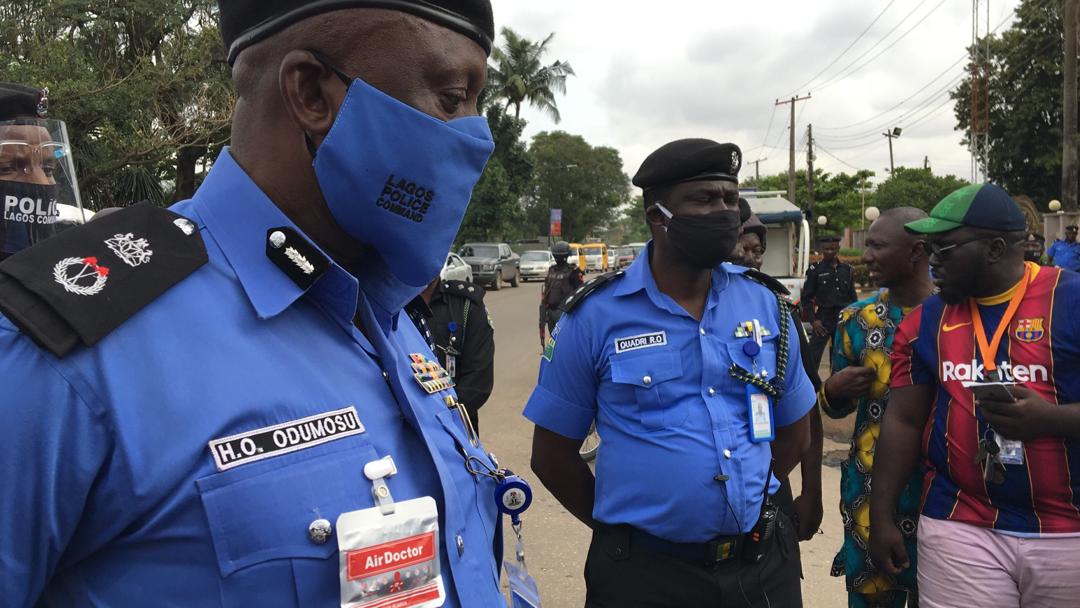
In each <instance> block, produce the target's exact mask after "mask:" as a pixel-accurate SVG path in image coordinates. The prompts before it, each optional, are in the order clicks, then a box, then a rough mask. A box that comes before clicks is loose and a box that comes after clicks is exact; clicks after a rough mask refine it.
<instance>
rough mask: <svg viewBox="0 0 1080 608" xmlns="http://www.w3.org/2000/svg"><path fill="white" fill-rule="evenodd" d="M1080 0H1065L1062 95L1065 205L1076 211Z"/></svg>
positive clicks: (1062, 196) (1062, 193)
mask: <svg viewBox="0 0 1080 608" xmlns="http://www.w3.org/2000/svg"><path fill="white" fill-rule="evenodd" d="M1077 2H1078V0H1065V15H1064V19H1065V58H1064V59H1065V64H1064V69H1063V70H1062V71H1063V72H1064V80H1065V82H1064V91H1063V95H1062V97H1063V98H1064V104H1063V106H1064V107H1063V108H1062V119H1063V120H1062V133H1061V144H1062V145H1061V206H1062V208H1063V209H1064V210H1065V211H1076V209H1077V205H1076V202H1077V201H1076V198H1077V180H1078V179H1080V176H1078V169H1077V165H1076V144H1077V141H1076V118H1077V117H1076V112H1077V106H1076V19H1077V14H1078V12H1080V11H1078V10H1077V9H1078V5H1077Z"/></svg>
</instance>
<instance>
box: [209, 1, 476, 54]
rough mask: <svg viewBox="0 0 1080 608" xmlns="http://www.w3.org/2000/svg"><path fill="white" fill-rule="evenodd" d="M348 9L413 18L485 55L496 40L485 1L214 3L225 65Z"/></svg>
mask: <svg viewBox="0 0 1080 608" xmlns="http://www.w3.org/2000/svg"><path fill="white" fill-rule="evenodd" d="M347 8H385V9H391V10H398V11H403V12H406V13H412V14H414V15H417V16H419V17H423V18H425V19H427V20H429V21H433V22H435V23H438V24H439V25H441V26H443V27H447V28H450V29H452V30H454V31H456V32H458V33H459V34H463V35H464V36H467V37H468V38H470V39H472V40H473V41H475V42H476V43H477V44H479V45H480V46H481V47H483V49H484V52H485V53H488V54H491V41H492V40H494V39H495V19H494V17H492V14H491V1H490V0H218V11H219V13H220V20H221V38H222V39H223V40H224V42H225V52H226V55H227V57H228V60H229V64H230V65H232V63H233V62H234V61H236V56H237V55H239V54H240V51H242V50H244V49H245V48H247V47H249V46H251V45H253V44H255V43H256V42H259V41H261V40H264V39H266V38H268V37H270V36H272V35H274V34H276V33H278V32H280V31H281V30H283V29H285V28H286V27H289V26H290V25H293V24H295V23H297V22H299V21H303V20H304V19H307V18H309V17H313V16H315V15H318V14H320V13H326V12H330V11H337V10H342V9H347Z"/></svg>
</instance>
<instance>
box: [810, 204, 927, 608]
mask: <svg viewBox="0 0 1080 608" xmlns="http://www.w3.org/2000/svg"><path fill="white" fill-rule="evenodd" d="M924 217H926V213H925V212H923V211H921V210H919V209H915V208H913V207H900V208H897V209H890V210H888V211H886V212H884V213H882V214H881V217H879V218H878V219H877V220H876V221H875V222H874V223H873V224H872V225H871V226H870V230H869V233H868V234H867V237H866V248H865V250H864V253H863V262H865V263H866V266H867V270H869V272H870V278H871V279H872V280H874V282H876V283H877V284H878V285H880V286H881V287H882V289H881V290H880V291H878V292H877V293H875V294H874V295H872V296H870V297H868V298H865V299H863V300H859V301H858V302H855V303H854V304H852V305H850V306H848V307H847V308H845V309H844V310H843V311H842V312H841V313H840V322H839V325H838V326H837V328H836V337H835V339H834V340H833V349H832V350H833V359H832V361H833V375H832V376H830V377H829V379H828V380H827V381H826V382H825V384H824V385H823V386H822V387H821V390H820V392H819V399H818V402H819V403H821V407H822V410H823V411H824V412H825V414H826V415H828V416H829V417H832V418H843V417H845V416H847V415H849V414H851V413H852V412H857V414H856V418H855V432H854V434H853V435H852V438H851V452H850V454H849V456H848V460H847V461H846V462H844V463H842V464H841V465H840V514H841V515H842V516H843V519H844V544H843V546H842V547H841V548H840V551H839V552H838V553H837V554H836V558H835V559H834V560H833V567H832V575H833V576H844V575H846V577H847V590H848V606H850V607H852V608H864V607H871V606H873V607H877V606H881V607H883V608H892V607H897V608H901V607H902V606H904V603H905V602H906V601H908V598H909V595H910V597H911V598H912V600H913V601H912V605H914V603H915V601H914V598H915V597H917V592H916V581H915V566H914V564H912V566H911V567H909V568H907V569H905V570H904V571H903V572H901V573H900V574H898V575H895V576H893V575H887V574H884V573H882V572H879V571H878V570H877V569H876V568H874V566H873V563H872V562H871V561H870V555H869V551H868V549H869V534H870V474H871V473H872V471H873V468H874V452H875V448H876V447H877V446H876V444H877V437H878V432H879V430H880V428H881V418H882V415H883V414H884V413H885V408H886V406H887V404H888V399H889V371H890V369H891V365H890V363H889V350H890V349H891V347H892V341H893V334H894V333H895V331H896V326H897V325H899V324H900V321H901V319H903V318H904V315H906V314H907V313H908V312H909V311H910V310H911V309H912V308H913V307H914V306H916V305H918V304H919V303H921V302H922V301H923V300H924V299H926V298H927V297H928V296H929V295H930V293H931V291H932V290H933V286H932V285H931V283H930V280H929V278H928V276H927V268H928V265H929V263H928V260H927V252H926V243H925V241H924V240H922V239H921V238H919V237H916V236H914V235H912V234H909V233H907V232H906V231H905V230H904V224H906V223H907V222H910V221H914V220H917V219H920V218H924ZM920 488H921V476H920V475H919V474H918V473H917V472H916V474H914V475H913V476H912V478H911V480H910V481H909V482H908V485H907V487H906V488H905V489H904V492H903V494H902V495H901V498H900V506H899V508H898V509H897V516H898V522H900V527H901V529H902V530H903V531H904V533H905V542H906V543H907V545H908V547H909V551H910V554H911V555H914V554H915V521H916V519H917V518H918V513H919V490H920Z"/></svg>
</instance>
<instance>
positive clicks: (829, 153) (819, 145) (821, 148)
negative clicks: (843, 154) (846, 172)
mask: <svg viewBox="0 0 1080 608" xmlns="http://www.w3.org/2000/svg"><path fill="white" fill-rule="evenodd" d="M814 145H815V146H816V147H817V149H818V151H820V152H824V153H825V154H827V155H829V156H830V157H832V159H833V160H835V161H836V162H838V163H840V164H843V165H847V166H848V167H851V168H852V169H854V170H856V171H862V170H863V169H862V167H856V166H855V165H853V164H851V163H849V162H847V161H846V160H844V159H842V158H840V157H838V156H836V155H835V154H833V153H832V152H829V151H828V150H826V149H825V148H823V147H822V146H821V143H820V142H814Z"/></svg>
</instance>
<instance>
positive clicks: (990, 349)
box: [968, 264, 1032, 464]
mask: <svg viewBox="0 0 1080 608" xmlns="http://www.w3.org/2000/svg"><path fill="white" fill-rule="evenodd" d="M1031 279H1032V277H1031V267H1030V266H1028V265H1027V264H1025V265H1024V277H1023V278H1022V279H1021V280H1020V284H1019V285H1017V287H1016V291H1015V292H1014V293H1013V295H1012V298H1010V299H1009V306H1008V308H1006V309H1005V314H1004V315H1002V317H1001V321H999V322H998V325H997V328H995V329H994V335H993V336H992V337H991V338H990V340H989V341H987V339H986V328H985V327H984V326H983V322H982V313H981V312H980V311H979V304H978V303H977V302H976V301H975V299H974V298H971V299H969V300H968V306H969V310H970V312H971V324H972V328H973V329H974V333H975V345H976V346H977V347H978V349H979V354H980V356H981V357H982V361H983V369H985V370H986V373H987V374H988V375H989V376H990V378H989V380H991V381H994V382H1000V381H1001V380H1004V378H1002V377H1001V372H999V371H998V368H997V363H996V362H995V359H996V358H997V352H998V349H999V348H1000V346H1001V339H1002V337H1004V335H1005V332H1007V331H1008V330H1009V325H1011V324H1012V320H1013V317H1015V316H1016V311H1017V310H1018V309H1019V308H1020V302H1021V301H1022V300H1023V299H1024V295H1025V294H1027V288H1028V284H1029V283H1030V282H1031ZM994 441H995V442H996V443H997V444H998V447H999V448H1000V454H1001V456H1000V457H999V459H1000V461H1001V463H1002V464H1024V443H1023V442H1022V441H1020V440H1018V439H1005V438H1004V437H1002V436H1001V435H999V434H998V433H997V432H996V431H995V432H994Z"/></svg>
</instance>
